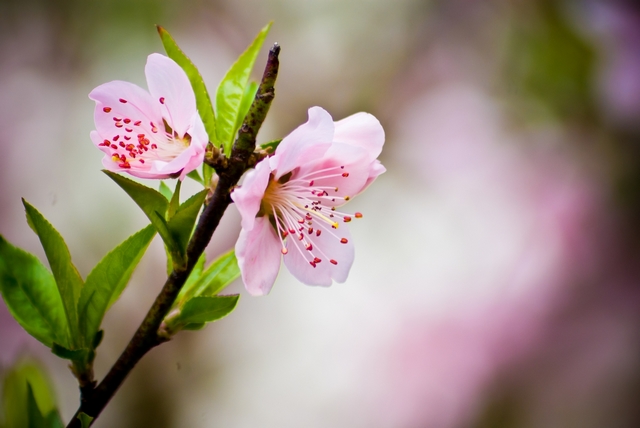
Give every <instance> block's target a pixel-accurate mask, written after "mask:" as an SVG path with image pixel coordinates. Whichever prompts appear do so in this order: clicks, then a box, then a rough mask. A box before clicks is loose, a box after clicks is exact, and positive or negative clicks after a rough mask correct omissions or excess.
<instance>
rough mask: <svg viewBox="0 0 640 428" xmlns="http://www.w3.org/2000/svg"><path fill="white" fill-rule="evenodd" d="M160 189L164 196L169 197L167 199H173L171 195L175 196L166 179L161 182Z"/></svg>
mask: <svg viewBox="0 0 640 428" xmlns="http://www.w3.org/2000/svg"><path fill="white" fill-rule="evenodd" d="M158 191H159V192H160V193H162V196H164V197H165V198H167V201H170V200H171V196H173V192H172V191H171V189H170V188H169V186H167V184H166V183H165V182H164V181H161V182H160V187H159V188H158Z"/></svg>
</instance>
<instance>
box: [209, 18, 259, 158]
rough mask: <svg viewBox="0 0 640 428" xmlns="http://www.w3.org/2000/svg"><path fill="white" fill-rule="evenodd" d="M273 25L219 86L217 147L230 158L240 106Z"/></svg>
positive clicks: (235, 64)
mask: <svg viewBox="0 0 640 428" xmlns="http://www.w3.org/2000/svg"><path fill="white" fill-rule="evenodd" d="M270 28H271V23H269V24H267V25H266V26H265V27H264V28H263V29H262V30H260V32H259V33H258V35H257V36H256V38H255V39H254V40H253V43H251V45H250V46H249V47H248V48H247V50H246V51H244V53H243V54H242V55H240V57H239V58H238V60H237V61H236V62H235V63H234V64H233V65H232V66H231V68H230V69H229V71H228V72H227V74H226V75H225V76H224V78H223V79H222V81H221V82H220V86H218V91H217V92H216V111H217V112H218V115H217V118H216V120H217V123H216V139H215V141H216V142H217V145H218V146H219V147H223V148H224V153H225V154H226V155H227V156H229V154H230V153H231V146H232V144H233V140H234V138H235V135H236V132H237V130H238V129H237V128H236V122H237V118H238V116H239V115H240V106H241V104H242V100H243V97H244V95H245V87H246V86H247V82H248V81H249V76H250V75H251V70H252V69H253V64H254V63H255V61H256V57H257V56H258V52H259V51H260V48H261V47H262V44H263V43H264V39H265V37H267V33H269V29H270Z"/></svg>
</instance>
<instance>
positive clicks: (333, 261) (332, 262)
mask: <svg viewBox="0 0 640 428" xmlns="http://www.w3.org/2000/svg"><path fill="white" fill-rule="evenodd" d="M329 262H331V264H334V265H337V264H338V262H337V261H335V260H333V259H331V260H329Z"/></svg>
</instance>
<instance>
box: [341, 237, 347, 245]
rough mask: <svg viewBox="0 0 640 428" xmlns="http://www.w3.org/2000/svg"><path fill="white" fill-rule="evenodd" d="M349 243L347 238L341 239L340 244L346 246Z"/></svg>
mask: <svg viewBox="0 0 640 428" xmlns="http://www.w3.org/2000/svg"><path fill="white" fill-rule="evenodd" d="M347 242H349V241H348V240H347V238H341V239H340V243H341V244H346V243H347Z"/></svg>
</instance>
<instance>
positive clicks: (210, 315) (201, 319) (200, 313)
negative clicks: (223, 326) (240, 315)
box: [167, 294, 240, 331]
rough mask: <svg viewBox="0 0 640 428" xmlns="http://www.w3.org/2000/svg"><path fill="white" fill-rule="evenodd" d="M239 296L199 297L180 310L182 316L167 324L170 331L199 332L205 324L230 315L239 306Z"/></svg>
mask: <svg viewBox="0 0 640 428" xmlns="http://www.w3.org/2000/svg"><path fill="white" fill-rule="evenodd" d="M239 298H240V295H239V294H234V295H231V296H210V297H207V296H197V297H194V298H192V299H190V300H187V302H186V303H185V304H184V306H182V308H181V309H180V314H179V315H178V316H177V317H175V318H173V319H171V320H169V322H168V323H167V324H168V326H169V330H170V331H177V330H185V329H186V330H199V329H200V328H202V327H203V326H204V324H205V323H209V322H212V321H217V320H219V319H220V318H222V317H225V316H227V315H228V314H230V313H231V312H232V311H233V310H234V309H235V307H236V305H237V304H238V299H239Z"/></svg>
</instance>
